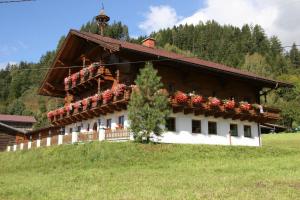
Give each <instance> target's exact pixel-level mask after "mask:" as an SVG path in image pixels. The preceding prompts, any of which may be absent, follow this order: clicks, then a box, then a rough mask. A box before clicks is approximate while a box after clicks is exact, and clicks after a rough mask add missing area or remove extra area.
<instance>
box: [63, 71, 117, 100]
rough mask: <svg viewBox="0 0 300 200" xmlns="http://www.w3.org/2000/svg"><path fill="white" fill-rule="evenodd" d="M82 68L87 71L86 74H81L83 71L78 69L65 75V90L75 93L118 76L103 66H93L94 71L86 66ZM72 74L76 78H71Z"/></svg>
mask: <svg viewBox="0 0 300 200" xmlns="http://www.w3.org/2000/svg"><path fill="white" fill-rule="evenodd" d="M82 70H83V69H82ZM82 70H81V71H82ZM84 70H86V71H87V75H82V74H84V73H81V71H80V72H77V73H74V74H72V75H70V76H69V77H66V80H68V81H66V80H65V91H67V92H70V93H73V94H76V93H78V92H79V93H80V92H82V91H85V90H86V89H87V88H90V87H97V85H98V84H99V81H100V83H103V82H105V81H114V80H115V79H117V78H118V73H116V72H112V71H111V70H110V69H109V68H106V67H104V66H95V71H93V72H92V71H90V70H88V68H85V69H84ZM73 76H77V78H76V80H75V79H73V78H72V77H73Z"/></svg>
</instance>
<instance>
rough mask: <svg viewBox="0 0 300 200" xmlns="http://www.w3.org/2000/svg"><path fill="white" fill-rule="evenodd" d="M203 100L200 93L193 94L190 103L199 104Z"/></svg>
mask: <svg viewBox="0 0 300 200" xmlns="http://www.w3.org/2000/svg"><path fill="white" fill-rule="evenodd" d="M203 101H204V99H203V97H202V96H200V95H193V96H192V103H193V105H196V106H199V105H201V103H202V102H203Z"/></svg>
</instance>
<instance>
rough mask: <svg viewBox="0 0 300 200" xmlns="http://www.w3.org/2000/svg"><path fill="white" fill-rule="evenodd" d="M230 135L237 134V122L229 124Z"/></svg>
mask: <svg viewBox="0 0 300 200" xmlns="http://www.w3.org/2000/svg"><path fill="white" fill-rule="evenodd" d="M230 135H231V136H239V133H238V126H237V124H230Z"/></svg>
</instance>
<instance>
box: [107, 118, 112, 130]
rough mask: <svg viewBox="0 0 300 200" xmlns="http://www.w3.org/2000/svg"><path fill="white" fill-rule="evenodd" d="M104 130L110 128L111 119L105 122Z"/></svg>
mask: <svg viewBox="0 0 300 200" xmlns="http://www.w3.org/2000/svg"><path fill="white" fill-rule="evenodd" d="M106 128H111V119H107V120H106Z"/></svg>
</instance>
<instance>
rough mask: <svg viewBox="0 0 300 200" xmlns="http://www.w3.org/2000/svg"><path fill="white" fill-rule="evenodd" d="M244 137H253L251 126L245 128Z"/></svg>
mask: <svg viewBox="0 0 300 200" xmlns="http://www.w3.org/2000/svg"><path fill="white" fill-rule="evenodd" d="M244 136H245V137H252V135H251V126H246V125H245V126H244Z"/></svg>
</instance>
